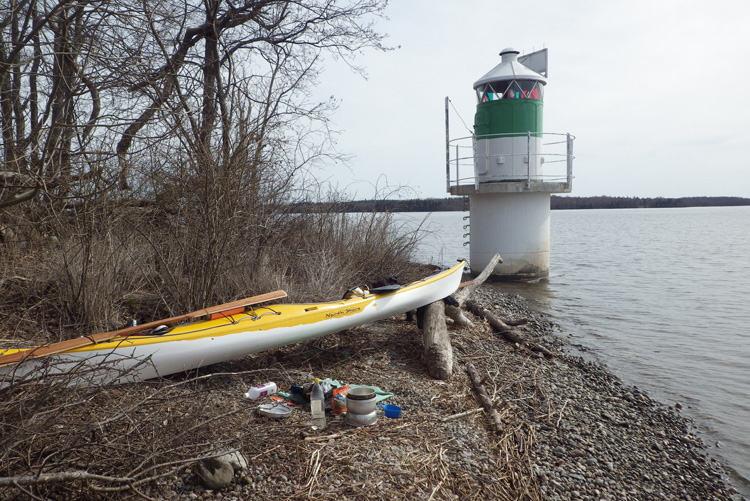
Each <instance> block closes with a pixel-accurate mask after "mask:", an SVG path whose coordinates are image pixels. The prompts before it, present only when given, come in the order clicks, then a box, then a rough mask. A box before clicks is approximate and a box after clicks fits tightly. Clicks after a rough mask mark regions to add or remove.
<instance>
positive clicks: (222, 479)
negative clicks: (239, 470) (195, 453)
mask: <svg viewBox="0 0 750 501" xmlns="http://www.w3.org/2000/svg"><path fill="white" fill-rule="evenodd" d="M195 473H196V474H197V475H198V477H199V478H200V480H201V483H202V484H203V485H204V486H205V487H206V489H210V490H214V491H220V490H222V489H225V488H226V487H228V486H229V485H231V483H232V481H233V480H234V468H232V465H231V464H230V463H229V462H228V461H224V460H221V459H218V458H206V459H202V460H201V461H199V462H198V464H197V465H196V467H195Z"/></svg>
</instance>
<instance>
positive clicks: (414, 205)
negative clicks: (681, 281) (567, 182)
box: [295, 195, 750, 212]
mask: <svg viewBox="0 0 750 501" xmlns="http://www.w3.org/2000/svg"><path fill="white" fill-rule="evenodd" d="M740 205H750V198H742V197H683V198H662V197H657V198H640V197H606V196H599V197H561V196H554V195H553V196H552V198H551V201H550V207H551V209H552V210H561V209H654V208H664V207H729V206H740ZM320 210H326V211H330V210H331V205H330V204H329V203H326V204H315V203H305V204H297V205H296V207H295V212H316V211H320ZM335 210H336V211H338V212H447V211H464V210H469V197H450V198H424V199H410V200H354V201H345V202H340V203H338V204H336V206H335Z"/></svg>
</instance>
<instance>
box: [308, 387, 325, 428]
mask: <svg viewBox="0 0 750 501" xmlns="http://www.w3.org/2000/svg"><path fill="white" fill-rule="evenodd" d="M310 412H311V413H312V422H313V426H317V427H318V429H319V430H322V429H325V427H326V403H325V396H324V395H323V388H321V386H320V379H318V378H315V384H313V387H312V391H311V392H310Z"/></svg>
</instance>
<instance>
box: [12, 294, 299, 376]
mask: <svg viewBox="0 0 750 501" xmlns="http://www.w3.org/2000/svg"><path fill="white" fill-rule="evenodd" d="M285 297H286V292H284V291H282V290H278V291H274V292H268V293H266V294H261V295H259V296H253V297H248V298H245V299H240V300H238V301H233V302H231V303H225V304H220V305H218V306H211V307H209V308H205V309H202V310H197V311H193V312H191V313H185V314H184V315H178V316H176V317H172V318H167V319H164V320H156V321H154V322H148V323H145V324H141V325H134V326H132V327H126V328H124V329H118V330H116V331H109V332H100V333H99V334H92V335H90V336H81V337H77V338H75V339H69V340H67V341H60V342H59V343H52V344H48V345H45V346H39V347H37V348H30V349H28V350H23V351H17V352H15V353H11V354H8V355H0V367H2V366H4V365H10V364H14V363H17V362H22V361H24V360H27V359H30V358H39V357H44V356H47V355H53V354H55V353H61V352H63V351H69V350H73V349H75V348H80V347H82V346H88V345H91V344H98V343H102V342H104V341H109V340H111V339H113V338H116V337H118V336H128V335H130V334H133V333H136V332H141V331H144V330H148V329H153V328H154V327H159V326H160V325H171V324H176V323H178V322H184V321H186V320H193V319H196V318H201V317H206V318H208V319H210V320H214V319H216V318H220V317H222V316H224V317H226V316H230V315H236V314H239V313H243V312H244V311H245V308H247V307H248V306H252V305H254V304H258V303H264V302H266V301H272V300H274V299H281V298H285Z"/></svg>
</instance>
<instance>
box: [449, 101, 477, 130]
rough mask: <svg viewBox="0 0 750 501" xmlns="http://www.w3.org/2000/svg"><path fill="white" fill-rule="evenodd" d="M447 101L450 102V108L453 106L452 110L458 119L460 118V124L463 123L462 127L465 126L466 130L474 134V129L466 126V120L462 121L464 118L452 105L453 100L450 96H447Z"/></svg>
mask: <svg viewBox="0 0 750 501" xmlns="http://www.w3.org/2000/svg"><path fill="white" fill-rule="evenodd" d="M448 102H449V103H451V108H453V112H454V113H455V114H456V115H457V116H458V119H459V120H461V123H462V124H464V128H465V129H466V130H467V131H468V132H469V134H472V135H473V134H474V131H473V130H471V129H469V126H468V125H466V122H464V119H463V117H462V116H461V114H460V113H459V112H458V110H457V109H456V107H455V106H453V101H451V98H448Z"/></svg>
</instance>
